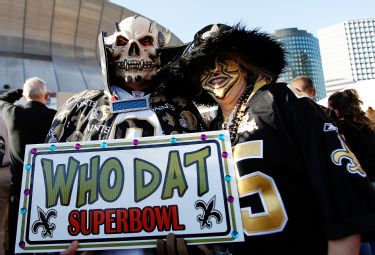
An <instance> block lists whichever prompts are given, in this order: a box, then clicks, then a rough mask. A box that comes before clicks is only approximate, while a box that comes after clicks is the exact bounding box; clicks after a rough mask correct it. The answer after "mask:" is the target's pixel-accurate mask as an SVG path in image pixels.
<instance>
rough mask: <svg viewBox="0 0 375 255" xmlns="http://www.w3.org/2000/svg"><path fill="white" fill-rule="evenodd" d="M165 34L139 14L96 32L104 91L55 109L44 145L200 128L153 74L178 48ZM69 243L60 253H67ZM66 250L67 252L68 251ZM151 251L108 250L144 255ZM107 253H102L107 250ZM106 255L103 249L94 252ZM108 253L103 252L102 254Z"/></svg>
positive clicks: (196, 117) (193, 113) (186, 105)
mask: <svg viewBox="0 0 375 255" xmlns="http://www.w3.org/2000/svg"><path fill="white" fill-rule="evenodd" d="M169 37H170V36H168V34H167V33H163V32H161V31H159V29H158V28H157V27H156V24H155V23H154V22H151V21H149V20H148V19H146V18H144V17H140V16H134V17H128V18H126V19H124V20H123V21H121V22H120V23H116V31H115V32H114V34H113V35H110V36H104V33H102V34H101V35H99V45H100V50H101V52H100V53H101V66H102V74H103V78H104V79H103V80H104V83H105V89H104V90H86V91H83V92H81V93H79V94H77V95H76V96H73V97H72V98H70V99H69V100H68V101H67V102H66V103H65V104H64V105H63V106H62V107H61V108H60V109H59V110H58V112H57V114H56V116H55V118H54V120H53V122H52V126H51V128H50V130H49V133H48V135H47V138H46V142H47V143H56V142H73V141H91V140H102V139H120V138H135V137H144V136H157V135H169V134H178V133H191V132H200V131H204V129H205V125H204V122H203V120H202V119H201V116H200V114H199V112H198V110H197V109H196V108H195V106H194V105H193V104H192V103H191V102H188V101H187V100H185V99H183V98H182V97H177V96H173V93H169V94H168V95H165V94H163V91H162V90H163V89H164V90H165V91H167V90H168V88H165V87H163V85H162V84H161V82H160V80H161V78H160V77H159V79H157V78H156V74H157V72H158V70H159V68H160V67H161V65H162V63H163V61H168V57H169V56H170V57H171V58H173V57H174V55H175V54H177V55H178V51H179V50H181V49H183V47H181V48H178V47H175V48H172V47H169V48H168V47H166V44H167V43H168V40H169V39H168V38H169ZM76 249H77V244H76V243H72V246H71V249H68V250H69V251H67V252H66V254H73V253H74V252H75V250H76ZM70 250H72V252H70ZM150 250H151V249H138V250H136V251H135V250H117V251H110V253H111V254H150V253H151V251H150ZM107 253H108V252H107ZM100 254H106V252H100ZM108 254H109V253H108Z"/></svg>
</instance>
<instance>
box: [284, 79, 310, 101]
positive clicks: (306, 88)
mask: <svg viewBox="0 0 375 255" xmlns="http://www.w3.org/2000/svg"><path fill="white" fill-rule="evenodd" d="M290 85H291V86H292V88H294V89H296V90H297V91H299V92H301V93H302V94H303V95H304V96H307V97H309V98H311V99H313V100H314V99H315V95H316V89H315V87H314V84H313V82H312V80H311V79H310V78H309V77H307V76H304V75H301V76H297V77H295V78H294V79H293V80H292V81H291V82H290Z"/></svg>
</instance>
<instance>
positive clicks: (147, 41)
mask: <svg viewBox="0 0 375 255" xmlns="http://www.w3.org/2000/svg"><path fill="white" fill-rule="evenodd" d="M139 43H140V44H142V45H143V46H145V47H147V46H152V45H154V39H153V38H152V37H151V36H146V37H143V38H142V39H140V40H139Z"/></svg>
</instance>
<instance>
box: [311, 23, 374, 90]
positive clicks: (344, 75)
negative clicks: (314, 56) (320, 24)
mask: <svg viewBox="0 0 375 255" xmlns="http://www.w3.org/2000/svg"><path fill="white" fill-rule="evenodd" d="M318 38H319V42H320V46H321V54H322V63H323V67H324V69H323V70H324V77H325V79H326V80H325V83H326V89H327V93H328V94H331V93H333V92H335V91H339V90H342V89H345V88H347V87H350V86H353V84H356V83H357V82H359V81H365V80H374V79H375V19H373V18H372V19H359V20H349V21H345V22H342V23H339V24H335V25H332V26H329V27H326V28H323V29H321V30H319V31H318Z"/></svg>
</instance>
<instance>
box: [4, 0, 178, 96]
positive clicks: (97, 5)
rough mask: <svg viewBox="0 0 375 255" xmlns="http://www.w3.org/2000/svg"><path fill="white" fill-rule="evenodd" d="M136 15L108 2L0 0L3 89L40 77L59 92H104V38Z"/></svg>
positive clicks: (173, 43) (52, 90)
mask: <svg viewBox="0 0 375 255" xmlns="http://www.w3.org/2000/svg"><path fill="white" fill-rule="evenodd" d="M135 14H137V13H135V12H133V11H130V10H128V9H126V8H123V7H121V6H118V5H116V4H113V3H110V2H108V1H107V0H36V1H35V0H0V87H1V88H3V86H4V85H5V84H9V85H10V86H11V88H19V87H22V85H23V83H24V81H25V79H27V78H29V77H32V76H39V77H41V78H42V79H44V80H46V81H47V83H48V87H49V89H50V91H51V92H55V93H59V92H73V93H76V92H80V91H83V90H85V89H100V88H103V85H102V78H101V70H100V62H99V59H98V54H99V53H98V50H97V47H98V44H97V38H98V34H99V32H100V31H101V30H103V31H107V32H108V33H109V34H112V32H113V31H114V24H115V22H116V21H121V20H122V19H124V18H126V17H129V16H133V15H135ZM158 26H159V25H158ZM159 27H161V26H159ZM176 44H182V42H181V41H180V40H179V39H178V38H177V37H176V36H175V35H173V34H172V38H171V41H170V45H176Z"/></svg>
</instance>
